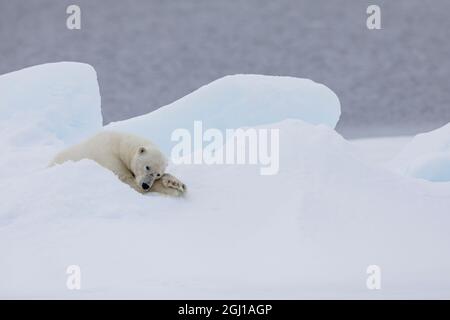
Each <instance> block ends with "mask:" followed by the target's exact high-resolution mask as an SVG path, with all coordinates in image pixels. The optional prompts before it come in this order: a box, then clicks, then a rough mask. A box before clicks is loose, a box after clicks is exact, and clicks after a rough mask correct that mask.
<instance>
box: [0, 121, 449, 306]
mask: <svg viewBox="0 0 450 320" xmlns="http://www.w3.org/2000/svg"><path fill="white" fill-rule="evenodd" d="M258 128H261V127H258ZM264 128H267V129H279V130H280V171H279V173H278V174H277V175H271V176H262V175H260V174H259V171H258V169H257V168H256V167H255V166H254V165H179V166H176V167H174V166H172V167H171V168H169V172H171V173H173V174H175V175H176V176H178V177H179V178H180V179H182V180H183V181H184V182H186V184H187V185H188V186H189V193H188V194H187V195H186V197H184V198H170V197H163V196H158V195H154V194H150V195H147V196H142V195H140V194H138V193H136V192H135V191H134V190H132V189H131V188H129V187H127V186H126V185H124V184H122V183H120V182H119V181H118V180H117V179H116V178H115V177H114V176H113V175H112V174H111V173H110V172H107V171H106V170H103V169H101V168H100V167H98V166H97V165H96V164H95V163H93V162H91V161H81V162H79V163H67V164H64V165H62V166H56V167H53V168H50V169H46V170H39V171H36V172H34V173H31V174H29V175H26V176H21V175H19V176H17V177H15V179H14V180H12V181H9V182H8V183H0V193H1V194H2V195H3V201H2V206H1V208H0V228H1V232H0V252H2V260H1V261H0V283H1V284H2V285H0V296H4V297H5V296H6V297H11V296H12V297H41V298H42V297H46V298H48V297H58V298H62V297H63V298H171V299H174V298H178V299H188V298H191V299H197V298H210V299H211V298H222V299H223V298H228V299H229V298H247V299H249V298H253V299H255V298H311V297H326V298H333V297H334V298H336V297H343V296H344V297H359V298H361V297H368V298H370V297H402V298H405V297H423V296H436V295H438V296H439V294H442V292H444V293H447V294H448V293H449V292H450V291H449V290H450V276H449V274H448V272H442V271H443V270H448V269H449V268H450V259H449V257H448V255H443V254H442V252H446V250H447V249H448V243H449V242H450V235H449V233H448V227H449V225H450V216H449V215H448V208H449V206H450V188H449V186H450V185H447V184H422V183H419V182H420V181H418V180H417V181H412V182H411V180H406V179H403V178H402V177H398V176H395V175H392V174H391V173H390V172H389V171H387V170H384V169H381V168H379V167H375V166H371V165H370V164H367V163H365V162H363V161H361V160H360V159H359V157H358V154H357V153H355V151H354V149H353V147H352V146H351V145H350V144H349V143H348V142H347V141H345V140H344V139H343V138H342V137H341V136H339V135H338V134H337V133H336V132H335V131H334V130H332V129H331V128H329V127H327V126H323V125H322V126H312V125H310V124H307V123H305V122H302V121H299V120H286V121H283V122H280V123H276V124H272V125H269V126H265V127H264ZM24 185H27V188H25V189H24V188H23V186H24ZM430 195H432V196H430ZM24 199H25V201H24ZM411 261H413V262H414V263H412V262H411ZM73 264H75V265H79V266H80V267H81V270H82V274H83V275H85V276H83V278H82V279H83V280H82V290H81V291H69V290H67V289H66V287H65V281H66V275H65V273H64V272H65V270H66V268H67V266H69V265H73ZM372 264H376V265H379V266H380V267H381V268H382V269H383V270H386V276H385V277H383V290H382V291H381V292H379V293H378V294H375V293H373V292H372V291H369V290H367V288H366V286H365V281H366V278H367V274H366V268H367V266H369V265H372ZM30 265H32V266H33V270H32V271H33V272H30V269H29V266H30ZM418 275H420V277H419V276H418Z"/></svg>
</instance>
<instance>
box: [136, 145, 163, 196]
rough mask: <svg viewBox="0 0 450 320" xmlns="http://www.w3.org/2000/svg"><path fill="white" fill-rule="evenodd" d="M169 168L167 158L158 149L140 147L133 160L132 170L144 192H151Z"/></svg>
mask: <svg viewBox="0 0 450 320" xmlns="http://www.w3.org/2000/svg"><path fill="white" fill-rule="evenodd" d="M166 167H167V159H166V157H165V156H164V155H163V154H162V153H161V152H160V151H159V150H158V149H156V148H153V147H149V146H142V147H139V148H138V150H137V151H136V153H135V155H134V157H133V159H132V160H131V170H132V172H133V174H134V178H135V179H136V183H137V185H138V186H139V188H141V189H142V191H143V192H147V191H150V188H151V187H152V185H153V183H154V182H155V180H158V179H159V178H161V177H162V175H163V174H164V172H165V171H166Z"/></svg>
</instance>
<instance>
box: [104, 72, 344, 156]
mask: <svg viewBox="0 0 450 320" xmlns="http://www.w3.org/2000/svg"><path fill="white" fill-rule="evenodd" d="M340 114H341V107H340V103H339V99H338V97H337V96H336V94H334V92H333V91H331V90H330V89H329V88H327V87H326V86H324V85H322V84H318V83H316V82H314V81H311V80H309V79H299V78H293V77H279V76H262V75H233V76H226V77H223V78H220V79H218V80H216V81H213V82H212V83H210V84H207V85H205V86H203V87H201V88H200V89H198V90H196V91H194V92H192V93H191V94H188V95H187V96H185V97H183V98H181V99H179V100H177V101H175V102H173V103H171V104H169V105H167V106H165V107H162V108H160V109H158V110H156V111H153V112H151V113H148V114H145V115H143V116H140V117H136V118H133V119H128V120H125V121H119V122H116V123H111V124H109V125H108V126H106V129H115V130H120V131H126V132H130V133H134V134H137V135H140V136H144V137H147V138H148V139H151V140H153V141H154V142H155V143H156V144H157V145H159V146H161V148H162V149H163V151H164V152H166V153H169V152H170V150H171V148H172V147H173V145H174V142H172V141H171V133H172V132H173V131H174V130H175V129H178V128H182V129H187V130H189V131H190V132H191V133H192V134H193V132H192V131H193V124H194V121H199V120H201V121H202V123H203V127H204V128H205V129H207V128H216V129H219V130H222V131H224V130H225V129H236V128H240V127H250V126H257V125H263V124H269V123H273V122H277V121H281V120H284V119H289V118H292V119H302V120H303V121H306V122H308V123H311V124H324V125H327V126H329V127H331V128H334V127H335V126H336V123H337V122H338V120H339V116H340ZM193 151H195V150H193Z"/></svg>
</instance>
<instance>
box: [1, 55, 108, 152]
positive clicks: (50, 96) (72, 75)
mask: <svg viewBox="0 0 450 320" xmlns="http://www.w3.org/2000/svg"><path fill="white" fill-rule="evenodd" d="M99 110H100V93H99V87H98V83H97V75H96V72H95V70H94V68H92V67H91V66H90V65H87V64H82V63H74V62H60V63H49V64H44V65H38V66H34V67H30V68H26V69H22V70H19V71H16V72H11V73H8V74H5V75H2V76H1V77H0V114H1V118H0V128H1V129H0V130H1V131H0V136H1V138H2V139H10V142H11V144H14V145H15V146H24V145H36V144H38V143H39V144H45V143H54V142H55V140H60V141H64V142H67V143H73V142H76V141H77V140H80V139H81V138H85V137H86V136H88V135H90V134H92V133H94V132H96V131H97V130H98V129H99V127H101V126H102V116H101V113H99ZM80 115H83V116H80ZM11 123H13V124H18V125H17V126H16V127H14V126H12V125H10V124H11Z"/></svg>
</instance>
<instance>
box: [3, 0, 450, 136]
mask: <svg viewBox="0 0 450 320" xmlns="http://www.w3.org/2000/svg"><path fill="white" fill-rule="evenodd" d="M69 4H77V5H79V6H80V7H81V10H82V29H81V30H80V31H70V30H67V29H66V27H65V21H66V17H67V15H66V13H65V10H66V7H67V6H68V5H69ZM368 4H378V5H380V6H381V9H382V27H383V29H382V30H375V31H370V30H368V29H367V28H366V26H365V23H366V8H367V6H368ZM449 11H450V1H448V0H433V1H422V0H396V1H383V0H375V1H365V0H339V1H332V0H277V1H263V0H230V1H225V0H170V1H163V0H158V1H157V0H150V1H149V0H133V1H124V0H96V1H92V0H78V1H65V0H14V1H10V0H0V73H5V72H9V71H14V70H17V69H21V68H24V67H27V66H31V65H35V64H40V63H45V62H55V61H62V60H69V61H81V62H86V63H89V64H91V65H93V66H94V67H95V69H96V70H97V72H98V77H99V82H100V87H101V94H102V104H103V106H102V111H103V116H104V120H105V123H108V122H110V121H114V120H120V119H126V118H129V117H132V116H135V115H139V114H143V113H147V112H149V111H151V110H154V109H156V108H158V107H160V106H163V105H165V104H168V103H170V102H172V101H174V100H176V99H178V98H180V97H182V96H183V95H185V94H187V93H189V92H191V91H193V90H195V89H196V88H198V87H200V86H202V85H204V84H206V83H208V82H210V81H212V80H215V79H217V78H219V77H222V76H224V75H228V74H236V73H257V74H271V75H290V76H297V77H305V78H311V79H313V80H315V81H318V82H321V83H324V84H326V85H327V86H329V87H330V88H331V89H332V90H334V91H335V92H336V93H337V95H338V96H339V98H340V100H341V104H342V110H343V115H342V117H341V121H340V124H339V125H338V131H340V132H341V133H343V134H344V135H345V136H348V137H362V136H373V135H392V134H412V133H417V132H421V131H424V130H430V129H433V128H436V127H438V126H441V125H443V124H445V123H447V122H450V82H449V80H448V79H449V75H450V58H449V57H450V41H449V40H448V39H450V19H448V12H449Z"/></svg>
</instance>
